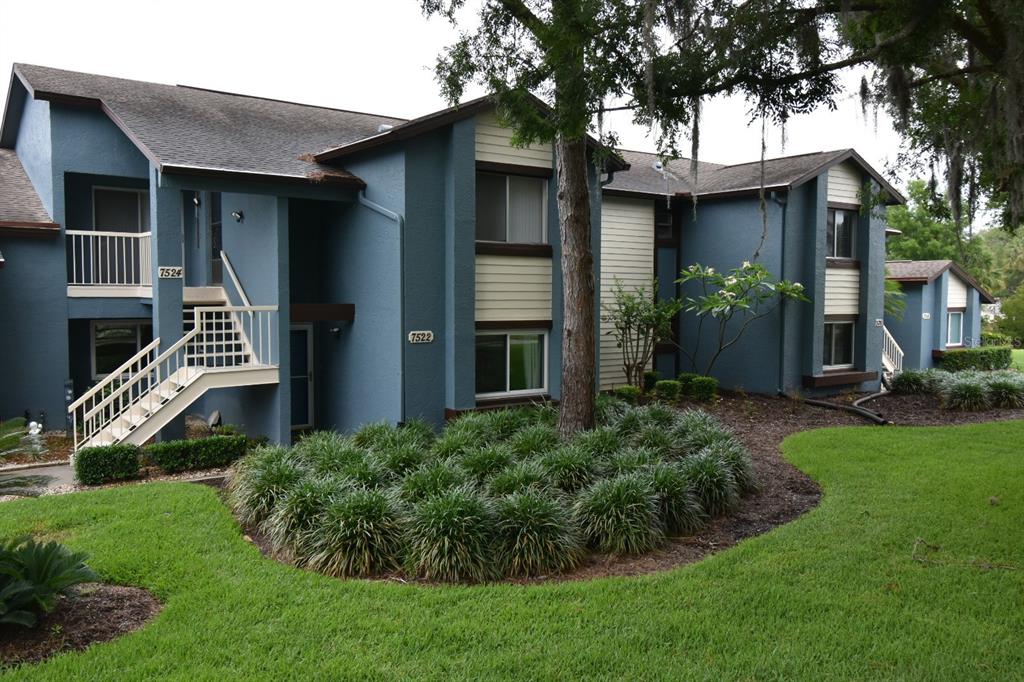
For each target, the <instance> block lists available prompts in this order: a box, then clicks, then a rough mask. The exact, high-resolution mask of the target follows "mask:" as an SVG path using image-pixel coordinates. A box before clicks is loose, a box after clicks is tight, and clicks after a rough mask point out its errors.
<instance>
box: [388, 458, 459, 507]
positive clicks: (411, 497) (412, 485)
mask: <svg viewBox="0 0 1024 682" xmlns="http://www.w3.org/2000/svg"><path fill="white" fill-rule="evenodd" d="M465 481H466V472H464V471H463V470H462V469H460V468H459V467H457V466H455V465H454V464H452V463H451V462H450V461H447V460H444V461H437V462H429V463H427V464H424V465H423V466H421V467H420V468H418V469H416V470H415V471H411V472H409V473H408V474H406V476H405V478H403V479H402V481H401V483H399V485H398V489H399V491H400V494H401V496H402V499H403V500H405V501H406V502H410V503H416V502H419V501H421V500H425V499H427V498H428V497H432V496H434V495H440V494H441V493H443V492H446V491H448V490H451V489H452V488H455V487H456V486H459V485H461V484H463V483H465Z"/></svg>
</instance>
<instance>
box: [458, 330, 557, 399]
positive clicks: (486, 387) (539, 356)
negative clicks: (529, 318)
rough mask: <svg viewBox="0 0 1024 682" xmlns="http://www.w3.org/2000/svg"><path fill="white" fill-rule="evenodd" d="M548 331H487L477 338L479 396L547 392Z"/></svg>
mask: <svg viewBox="0 0 1024 682" xmlns="http://www.w3.org/2000/svg"><path fill="white" fill-rule="evenodd" d="M547 337H548V335H547V332H543V331H522V332H519V331H514V332H513V331H509V332H485V333H479V334H477V336H476V394H477V396H478V397H489V396H506V395H536V394H541V393H544V392H546V390H547V380H546V377H547V352H546V349H547Z"/></svg>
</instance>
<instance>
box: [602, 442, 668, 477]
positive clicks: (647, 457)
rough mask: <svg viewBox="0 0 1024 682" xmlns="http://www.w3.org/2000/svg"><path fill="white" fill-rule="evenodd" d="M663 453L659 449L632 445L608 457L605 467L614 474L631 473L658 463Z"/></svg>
mask: <svg viewBox="0 0 1024 682" xmlns="http://www.w3.org/2000/svg"><path fill="white" fill-rule="evenodd" d="M661 461H662V455H661V453H660V452H658V451H657V450H654V449H652V448H643V447H639V448H638V447H630V448H625V449H623V450H620V451H619V452H616V453H615V454H613V455H612V456H611V457H608V458H607V461H606V464H605V469H606V470H607V471H608V473H609V474H610V475H612V476H618V475H619V474H629V473H632V472H634V471H640V470H641V469H644V468H646V467H649V466H652V465H654V464H658V463H660V462H661Z"/></svg>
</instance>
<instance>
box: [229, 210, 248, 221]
mask: <svg viewBox="0 0 1024 682" xmlns="http://www.w3.org/2000/svg"><path fill="white" fill-rule="evenodd" d="M231 217H232V218H234V219H235V222H236V223H240V222H242V221H243V220H245V214H244V213H242V212H241V211H232V212H231Z"/></svg>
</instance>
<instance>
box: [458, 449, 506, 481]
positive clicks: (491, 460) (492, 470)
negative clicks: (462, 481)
mask: <svg viewBox="0 0 1024 682" xmlns="http://www.w3.org/2000/svg"><path fill="white" fill-rule="evenodd" d="M512 459H513V458H512V451H511V450H510V449H509V447H508V446H507V445H505V444H503V443H501V444H498V443H496V444H493V445H484V446H483V447H479V448H473V449H472V450H468V451H467V452H465V453H463V454H462V456H461V457H459V458H458V460H457V461H458V463H459V466H461V467H462V468H463V469H465V470H466V473H468V474H469V475H470V476H472V477H473V478H475V479H476V480H477V481H478V482H482V481H483V480H484V479H486V478H487V477H488V476H492V475H493V474H496V473H497V472H499V471H501V470H502V469H504V468H505V467H507V466H508V465H510V464H512Z"/></svg>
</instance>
